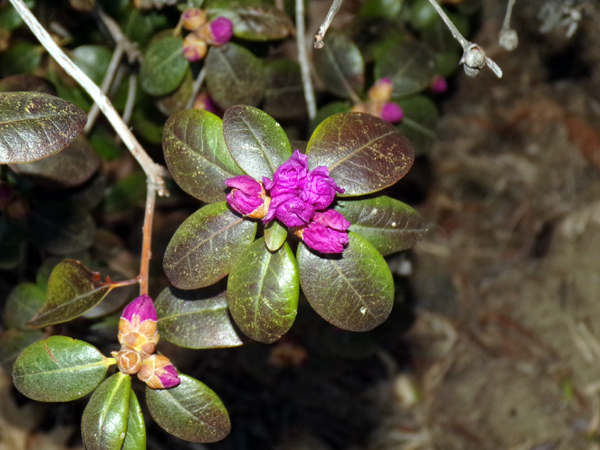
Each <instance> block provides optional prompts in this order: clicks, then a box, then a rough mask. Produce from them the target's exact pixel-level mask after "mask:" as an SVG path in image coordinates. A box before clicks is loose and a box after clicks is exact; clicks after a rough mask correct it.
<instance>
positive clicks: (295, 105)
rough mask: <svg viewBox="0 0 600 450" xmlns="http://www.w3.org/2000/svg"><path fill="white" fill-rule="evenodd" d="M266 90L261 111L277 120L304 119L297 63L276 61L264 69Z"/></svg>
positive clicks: (304, 101)
mask: <svg viewBox="0 0 600 450" xmlns="http://www.w3.org/2000/svg"><path fill="white" fill-rule="evenodd" d="M265 76H266V79H267V90H266V91H265V101H264V103H263V108H262V109H263V111H264V112H266V113H267V114H269V115H271V116H273V117H275V118H277V119H280V120H282V119H295V118H299V117H306V100H305V98H304V88H303V86H302V74H301V73H300V66H299V65H298V63H297V62H295V61H291V60H289V59H278V60H276V61H273V62H270V63H269V64H267V66H266V68H265Z"/></svg>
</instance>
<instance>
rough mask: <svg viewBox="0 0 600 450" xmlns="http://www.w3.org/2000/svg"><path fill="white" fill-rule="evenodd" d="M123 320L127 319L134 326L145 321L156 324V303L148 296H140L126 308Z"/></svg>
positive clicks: (122, 316)
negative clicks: (151, 321)
mask: <svg viewBox="0 0 600 450" xmlns="http://www.w3.org/2000/svg"><path fill="white" fill-rule="evenodd" d="M121 319H125V320H127V321H128V322H130V323H132V324H135V323H137V324H140V323H142V322H143V321H144V320H153V321H154V322H156V319H157V315H156V309H155V308H154V302H152V299H151V298H150V297H149V296H148V295H145V294H144V295H140V296H139V297H138V298H136V299H135V300H134V301H132V302H131V303H130V304H129V305H127V306H126V307H125V309H124V310H123V314H121Z"/></svg>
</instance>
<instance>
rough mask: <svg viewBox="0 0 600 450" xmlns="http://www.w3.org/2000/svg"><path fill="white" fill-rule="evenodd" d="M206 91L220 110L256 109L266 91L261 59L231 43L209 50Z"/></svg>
mask: <svg viewBox="0 0 600 450" xmlns="http://www.w3.org/2000/svg"><path fill="white" fill-rule="evenodd" d="M204 67H205V68H206V87H207V89H208V92H209V94H210V97H211V99H212V100H214V101H215V103H217V105H219V106H220V107H221V108H223V109H227V108H229V107H230V106H232V105H237V104H245V105H253V106H255V105H258V103H259V102H260V100H261V98H262V96H263V94H264V92H265V87H266V81H265V70H264V66H263V62H262V60H261V59H259V58H257V57H256V56H254V54H253V53H252V52H251V51H250V50H247V49H246V48H244V47H242V46H240V45H237V44H234V43H232V42H230V43H228V44H227V45H224V46H223V47H211V49H210V51H209V52H208V56H207V57H206V62H205V66H204Z"/></svg>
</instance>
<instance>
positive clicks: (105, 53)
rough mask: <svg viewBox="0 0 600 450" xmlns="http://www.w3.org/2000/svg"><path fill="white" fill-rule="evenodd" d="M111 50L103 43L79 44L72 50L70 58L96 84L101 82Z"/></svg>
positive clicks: (108, 62)
mask: <svg viewBox="0 0 600 450" xmlns="http://www.w3.org/2000/svg"><path fill="white" fill-rule="evenodd" d="M112 54H113V51H112V50H111V49H109V48H108V47H105V46H103V45H81V46H79V47H77V48H76V49H75V50H73V53H72V54H71V59H72V60H73V62H74V63H75V65H76V66H77V67H79V68H80V69H81V70H82V71H83V72H84V73H85V74H86V75H87V76H88V77H90V78H91V79H92V81H93V82H94V83H96V84H97V85H98V86H100V85H101V84H102V81H103V80H104V77H105V76H106V71H107V70H108V65H109V64H110V60H111V58H112Z"/></svg>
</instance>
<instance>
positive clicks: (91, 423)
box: [81, 372, 131, 450]
mask: <svg viewBox="0 0 600 450" xmlns="http://www.w3.org/2000/svg"><path fill="white" fill-rule="evenodd" d="M130 396H131V377H130V376H129V375H125V374H123V373H121V372H117V373H115V374H114V375H113V376H111V377H110V378H107V379H106V380H105V381H104V382H103V383H102V384H101V385H100V386H98V388H97V389H96V390H95V391H94V393H93V394H92V398H90V401H89V403H88V404H87V406H86V407H85V410H84V411H83V416H82V417H81V434H82V435H83V443H84V444H85V448H86V449H87V450H121V447H123V442H124V440H125V435H126V431H127V421H128V418H129V401H130Z"/></svg>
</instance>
